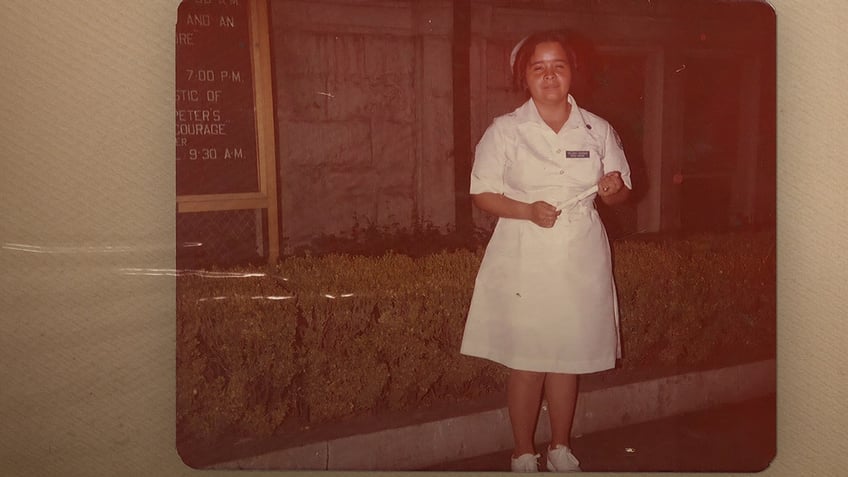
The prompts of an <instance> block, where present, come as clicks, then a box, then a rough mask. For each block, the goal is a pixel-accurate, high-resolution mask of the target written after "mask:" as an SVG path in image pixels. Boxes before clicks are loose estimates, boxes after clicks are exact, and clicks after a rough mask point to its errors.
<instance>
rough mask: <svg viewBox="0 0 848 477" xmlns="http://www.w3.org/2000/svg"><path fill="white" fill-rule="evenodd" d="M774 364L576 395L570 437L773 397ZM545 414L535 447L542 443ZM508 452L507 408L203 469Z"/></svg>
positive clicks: (325, 466)
mask: <svg viewBox="0 0 848 477" xmlns="http://www.w3.org/2000/svg"><path fill="white" fill-rule="evenodd" d="M776 385H777V372H776V362H775V360H774V359H769V360H765V361H758V362H754V363H748V364H743V365H738V366H730V367H726V368H720V369H713V370H708V371H702V372H693V373H687V374H680V375H675V376H668V377H663V378H658V379H652V380H647V381H641V382H635V383H630V384H625V385H621V386H613V387H608V388H604V389H597V390H593V391H588V392H581V393H580V394H579V396H578V399H577V409H576V411H575V416H574V427H573V430H572V432H573V434H574V435H581V434H589V433H593V432H598V431H602V430H606V429H613V428H616V427H620V426H625V425H629V424H635V423H638V422H646V421H651V420H655V419H661V418H665V417H670V416H674V415H677V414H683V413H687V412H693V411H698V410H703V409H707V408H710V407H712V406H717V405H722V404H730V403H735V402H741V401H745V400H748V399H752V398H757V397H762V396H766V395H769V394H772V393H774V392H775V389H776ZM549 438H550V427H549V425H548V420H547V412H546V409H545V407H543V409H542V413H541V416H540V420H539V427H538V429H537V432H536V441H537V442H539V443H542V442H547V440H549ZM511 447H512V433H511V431H510V427H509V415H508V413H507V410H506V408H498V409H493V410H487V411H482V412H476V413H472V414H468V415H463V416H458V417H451V418H448V419H441V420H434V421H429V422H425V423H421V424H416V425H410V426H404V427H398V428H393V429H385V430H379V431H375V432H368V433H363V434H358V435H352V436H346V437H341V438H337V439H329V440H324V441H320V442H315V443H312V444H308V445H304V446H299V447H289V448H285V449H279V450H275V451H271V452H266V453H263V454H261V455H256V456H251V457H244V458H240V459H237V460H233V461H229V462H222V463H218V464H214V465H210V466H208V467H207V468H208V469H253V470H260V469H261V470H414V469H422V468H427V467H430V466H433V465H438V464H440V463H443V462H452V461H457V460H461V459H466V458H469V457H474V456H477V455H482V454H488V453H494V452H499V451H503V450H507V449H510V448H511Z"/></svg>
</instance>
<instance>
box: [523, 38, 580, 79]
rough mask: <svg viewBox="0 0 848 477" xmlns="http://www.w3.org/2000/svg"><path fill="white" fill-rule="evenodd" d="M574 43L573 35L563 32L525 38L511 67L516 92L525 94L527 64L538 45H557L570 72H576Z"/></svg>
mask: <svg viewBox="0 0 848 477" xmlns="http://www.w3.org/2000/svg"><path fill="white" fill-rule="evenodd" d="M574 41H575V40H574V38H573V35H572V34H571V33H569V32H567V31H564V30H549V31H540V32H536V33H533V34H532V35H530V36H528V37H526V38H525V39H524V41H523V43H522V44H521V46H520V47H519V48H518V52H517V53H516V54H515V62H514V63H513V65H512V83H513V87H514V88H515V89H516V91H524V92H527V78H526V74H527V63H528V62H529V61H530V57H531V56H533V52H534V51H536V46H537V45H538V44H539V43H547V42H554V43H559V44H560V46H562V49H563V50H565V54H566V56H567V59H568V66H569V67H571V71H572V72H576V71H577V69H578V63H577V53H576V51H575V47H574V46H575V45H574Z"/></svg>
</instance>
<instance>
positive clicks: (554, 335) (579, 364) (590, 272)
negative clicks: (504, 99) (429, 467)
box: [461, 32, 632, 472]
mask: <svg viewBox="0 0 848 477" xmlns="http://www.w3.org/2000/svg"><path fill="white" fill-rule="evenodd" d="M510 61H511V63H512V65H511V66H512V71H513V76H514V79H515V83H516V87H519V88H521V89H522V90H524V91H525V92H527V93H528V94H529V96H530V99H529V100H528V101H527V102H526V103H524V104H523V105H522V106H521V107H519V108H518V109H516V110H515V111H513V112H511V113H509V114H506V115H504V116H501V117H498V118H496V119H495V120H494V122H493V123H492V125H491V126H490V127H489V128H488V129H487V130H486V132H485V134H484V135H483V137H482V139H481V140H480V143H479V144H478V145H477V149H476V153H475V158H474V165H473V167H472V173H471V194H472V198H473V199H472V200H473V202H474V204H475V205H476V206H477V207H478V208H480V209H481V210H483V211H486V212H488V213H490V214H493V215H495V216H497V217H498V223H497V225H496V226H495V230H494V232H493V234H492V238H491V240H490V242H489V244H488V247H487V248H486V253H485V255H484V258H483V261H482V263H481V265H480V270H479V272H478V275H477V281H476V284H475V287H474V295H473V297H472V300H471V305H470V309H469V312H468V320H467V322H466V325H465V333H464V335H463V340H462V348H461V352H462V353H463V354H466V355H470V356H478V357H482V358H486V359H490V360H492V361H495V362H498V363H501V364H503V365H505V366H507V367H508V368H510V375H509V380H508V383H507V403H508V408H509V416H510V422H511V425H512V431H513V437H514V439H515V448H514V451H513V455H512V470H513V471H525V472H529V471H537V470H538V461H537V459H538V458H539V457H540V455H539V454H537V453H536V451H535V448H534V444H533V437H534V434H535V430H536V422H537V420H538V415H539V408H540V405H541V401H542V396H543V395H544V397H545V399H546V400H547V402H548V410H549V415H550V421H551V443H550V447H549V448H548V452H547V468H548V470H551V471H577V470H580V468H579V462H578V461H577V459H576V458H575V457H574V455H573V454H572V453H571V450H570V442H569V440H570V433H571V425H572V421H573V417H574V409H575V404H576V401H577V375H578V374H584V373H593V372H597V371H603V370H606V369H610V368H613V367H614V366H615V360H616V358H618V357H620V348H619V337H618V303H617V300H616V294H615V285H614V283H613V276H612V266H611V258H610V248H609V241H608V239H607V235H606V231H605V230H604V226H603V224H602V223H601V220H600V218H599V216H598V212H597V211H596V210H595V208H594V200H595V198H596V197H600V200H602V201H603V202H604V203H606V204H609V205H613V204H618V203H621V202H623V201H624V200H626V198H627V196H628V193H629V191H630V189H631V188H632V184H631V182H630V168H629V166H628V164H627V160H626V159H625V156H624V151H623V149H622V145H621V141H620V139H619V138H618V135H617V134H616V132H615V131H614V130H613V128H612V127H611V126H610V125H609V123H607V122H606V121H605V120H603V119H601V118H600V117H598V116H596V115H594V114H592V113H590V112H588V111H586V110H583V109H580V108H579V107H578V106H577V103H576V102H575V100H574V98H573V97H572V96H571V95H570V94H569V89H570V86H571V80H572V72H573V71H574V69H575V68H576V56H575V54H574V51H573V49H572V47H571V46H570V44H569V38H568V36H567V35H566V34H564V33H562V32H541V33H536V34H533V35H531V36H529V37H527V38H525V39H524V40H522V42H520V43H519V44H518V45H516V48H515V49H514V50H513V54H512V56H511V58H510Z"/></svg>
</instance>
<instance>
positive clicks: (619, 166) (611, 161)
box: [602, 125, 633, 190]
mask: <svg viewBox="0 0 848 477" xmlns="http://www.w3.org/2000/svg"><path fill="white" fill-rule="evenodd" d="M602 162H603V164H604V174H606V173H609V172H613V171H618V172H620V173H621V180H622V181H624V185H626V186H627V188H628V189H630V190H633V183H632V181H631V180H630V165H629V164H628V163H627V158H626V157H625V156H624V145H623V144H622V142H621V138H620V137H619V136H618V133H617V132H615V129H614V128H613V127H612V125H609V127H608V128H607V135H606V138H605V139H604V158H603V160H602Z"/></svg>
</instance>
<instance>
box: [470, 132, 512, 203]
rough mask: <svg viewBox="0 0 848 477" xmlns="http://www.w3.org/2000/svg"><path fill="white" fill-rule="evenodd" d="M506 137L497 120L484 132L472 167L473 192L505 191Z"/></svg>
mask: <svg viewBox="0 0 848 477" xmlns="http://www.w3.org/2000/svg"><path fill="white" fill-rule="evenodd" d="M505 142H506V141H505V139H504V135H503V132H502V129H501V127H500V125H499V124H498V122H497V121H496V122H495V123H493V124H492V125H491V126H489V128H488V129H486V132H485V133H483V137H482V138H481V139H480V142H478V143H477V148H476V149H475V152H474V165H473V166H472V167H471V194H481V193H483V192H494V193H496V194H502V193H503V192H504V180H503V176H504V166H505V164H506V153H505V149H506V148H505V146H506V144H505Z"/></svg>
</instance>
